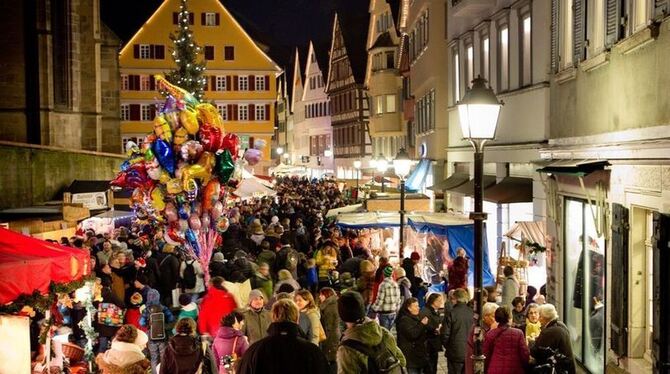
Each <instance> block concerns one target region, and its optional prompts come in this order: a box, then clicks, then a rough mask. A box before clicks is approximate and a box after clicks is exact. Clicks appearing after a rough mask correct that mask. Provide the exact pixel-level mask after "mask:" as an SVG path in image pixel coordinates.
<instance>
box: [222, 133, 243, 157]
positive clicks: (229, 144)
mask: <svg viewBox="0 0 670 374" xmlns="http://www.w3.org/2000/svg"><path fill="white" fill-rule="evenodd" d="M221 148H222V149H227V150H228V152H230V154H231V156H233V159H234V160H237V156H238V155H239V152H240V138H239V137H238V136H237V135H236V134H233V133H231V132H229V133H227V134H226V136H224V137H223V144H222V146H221Z"/></svg>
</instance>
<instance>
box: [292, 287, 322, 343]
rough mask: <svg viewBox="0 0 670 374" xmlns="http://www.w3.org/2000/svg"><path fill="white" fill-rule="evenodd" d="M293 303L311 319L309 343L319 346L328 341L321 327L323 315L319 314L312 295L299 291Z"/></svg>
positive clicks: (305, 291)
mask: <svg viewBox="0 0 670 374" xmlns="http://www.w3.org/2000/svg"><path fill="white" fill-rule="evenodd" d="M293 301H295V304H296V305H297V306H298V310H299V311H300V313H304V315H305V316H306V317H307V318H308V319H309V323H310V325H311V326H312V333H311V334H310V336H309V341H310V342H312V343H313V344H315V345H317V346H318V345H319V343H320V342H321V341H322V340H325V339H326V333H325V331H324V330H323V326H322V325H321V313H319V309H318V308H317V307H316V303H315V302H314V297H313V296H312V293H311V292H309V291H308V290H304V289H303V290H298V291H296V293H295V296H294V298H293Z"/></svg>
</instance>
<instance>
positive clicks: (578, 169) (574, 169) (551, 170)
mask: <svg viewBox="0 0 670 374" xmlns="http://www.w3.org/2000/svg"><path fill="white" fill-rule="evenodd" d="M609 165H610V163H609V162H608V161H607V160H587V159H580V160H557V161H555V162H552V163H550V164H548V165H546V166H544V167H542V168H539V169H537V171H538V172H539V173H547V174H564V175H572V176H576V177H583V176H586V175H589V174H591V173H593V172H594V171H599V170H603V169H605V167H606V166H609Z"/></svg>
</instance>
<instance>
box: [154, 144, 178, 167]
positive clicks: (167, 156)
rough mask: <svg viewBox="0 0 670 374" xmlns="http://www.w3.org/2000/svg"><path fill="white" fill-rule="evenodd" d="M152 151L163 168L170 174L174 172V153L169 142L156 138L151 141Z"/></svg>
mask: <svg viewBox="0 0 670 374" xmlns="http://www.w3.org/2000/svg"><path fill="white" fill-rule="evenodd" d="M153 151H154V154H155V155H156V158H157V159H158V162H159V163H160V164H161V166H162V167H163V169H165V170H166V171H167V172H168V173H170V174H174V166H175V162H174V154H173V152H172V148H171V147H170V144H168V143H167V142H166V141H165V140H163V139H156V141H154V143H153Z"/></svg>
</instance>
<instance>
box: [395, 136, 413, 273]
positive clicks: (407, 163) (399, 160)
mask: <svg viewBox="0 0 670 374" xmlns="http://www.w3.org/2000/svg"><path fill="white" fill-rule="evenodd" d="M411 166H412V160H411V159H410V158H409V154H407V152H406V151H405V148H400V151H398V154H397V155H396V156H395V159H394V160H393V169H395V174H396V175H397V176H398V178H400V246H399V248H398V257H400V261H402V259H403V258H405V178H407V176H408V175H409V169H410V167H411Z"/></svg>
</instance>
